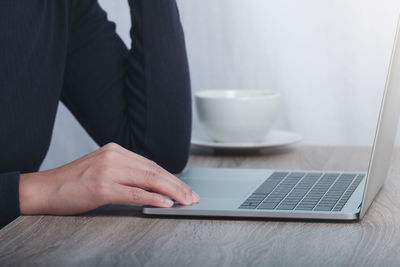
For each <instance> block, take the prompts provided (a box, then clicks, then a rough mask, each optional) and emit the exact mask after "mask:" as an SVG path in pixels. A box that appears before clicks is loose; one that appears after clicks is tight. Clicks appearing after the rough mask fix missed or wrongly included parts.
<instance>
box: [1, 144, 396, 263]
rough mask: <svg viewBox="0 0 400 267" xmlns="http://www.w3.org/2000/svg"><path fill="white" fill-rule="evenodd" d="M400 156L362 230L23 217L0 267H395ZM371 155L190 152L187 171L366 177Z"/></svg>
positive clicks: (110, 213)
mask: <svg viewBox="0 0 400 267" xmlns="http://www.w3.org/2000/svg"><path fill="white" fill-rule="evenodd" d="M399 156H400V153H398V151H396V153H395V156H394V159H393V162H392V168H391V170H390V174H389V177H388V179H387V181H386V184H385V186H384V187H383V189H382V190H381V192H380V193H379V195H378V196H377V198H376V199H375V201H374V203H373V204H372V206H371V208H370V210H369V212H368V213H367V215H366V216H365V218H364V219H363V220H362V221H361V222H355V223H337V222H329V223H328V222H307V221H279V220H267V219H259V220H244V219H241V220H234V219H218V218H202V219H199V218H197V219H194V218H167V217H166V218H161V217H146V216H144V215H142V214H141V213H140V207H138V206H128V205H110V206H107V207H103V208H101V209H98V210H96V211H93V212H91V213H88V214H85V215H81V216H65V217H62V216H22V217H19V218H18V219H16V220H15V221H14V222H12V223H11V224H9V225H8V226H6V227H5V228H3V229H2V230H0V266H21V265H22V266H31V265H37V266H115V265H118V266H400V226H399V225H400V201H399V196H400V182H399V175H400V167H399ZM368 159H369V149H367V148H359V147H306V146H298V147H294V148H291V149H275V150H266V151H262V152H260V153H256V154H251V153H248V154H246V155H239V154H237V155H231V154H227V153H214V152H213V151H212V150H200V149H194V150H193V151H192V155H191V158H190V161H189V164H188V167H243V168H244V167H246V168H273V169H280V168H283V169H324V170H360V171H362V170H366V169H367V166H368Z"/></svg>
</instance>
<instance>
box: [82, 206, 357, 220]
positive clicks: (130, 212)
mask: <svg viewBox="0 0 400 267" xmlns="http://www.w3.org/2000/svg"><path fill="white" fill-rule="evenodd" d="M80 216H82V217H136V218H142V219H149V220H152V219H153V220H155V219H157V220H165V221H169V220H186V221H214V222H216V221H220V222H227V221H229V222H233V221H238V222H245V221H251V222H266V223H267V222H286V223H305V222H307V223H340V224H348V223H357V222H359V221H358V220H354V221H340V220H310V219H309V220H307V219H283V218H282V219H280V218H244V217H211V216H210V217H207V216H201V217H197V216H159V215H146V214H143V213H142V206H139V205H122V204H111V205H106V206H103V207H100V208H98V209H96V210H93V211H91V212H87V213H84V214H81V215H80Z"/></svg>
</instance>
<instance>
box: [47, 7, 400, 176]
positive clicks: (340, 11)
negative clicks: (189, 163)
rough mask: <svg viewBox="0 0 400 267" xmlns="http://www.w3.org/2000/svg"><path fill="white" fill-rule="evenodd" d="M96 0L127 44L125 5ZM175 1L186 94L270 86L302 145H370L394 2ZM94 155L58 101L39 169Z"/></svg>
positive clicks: (282, 123) (284, 121)
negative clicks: (182, 35)
mask: <svg viewBox="0 0 400 267" xmlns="http://www.w3.org/2000/svg"><path fill="white" fill-rule="evenodd" d="M100 3H101V4H102V6H103V7H104V8H105V9H106V10H107V11H108V12H109V16H110V18H111V19H112V20H114V21H116V22H117V31H118V32H119V34H120V35H121V36H122V38H123V39H124V41H125V42H126V43H127V45H129V44H130V40H129V35H128V32H129V28H130V19H129V9H128V5H127V3H126V1H123V0H118V1H107V0H101V1H100ZM178 4H179V7H180V11H181V17H182V21H183V25H184V29H185V32H186V41H187V47H188V53H189V61H190V68H191V76H192V84H193V90H202V89H211V88H241V89H246V88H256V89H272V90H278V91H280V92H281V93H282V95H283V101H282V109H281V113H280V117H279V119H278V121H277V125H276V127H278V128H283V129H289V130H293V131H296V132H299V133H301V134H302V135H303V136H304V143H306V144H328V145H370V144H371V142H372V138H373V133H374V127H375V124H376V118H377V114H378V108H379V104H380V97H381V93H382V90H383V87H384V83H385V78H386V72H387V68H388V63H389V58H390V53H391V48H392V42H393V38H394V31H395V26H396V20H397V16H398V14H399V12H400V2H399V1H396V0H379V1H378V0H330V1H328V0H325V1H324V0H280V1H272V0H246V1H243V0H201V1H195V0H178ZM196 126H197V122H196V118H195V126H194V127H196ZM94 149H96V145H95V144H94V143H93V141H91V140H90V138H89V137H88V136H87V135H86V133H85V132H84V131H83V130H82V129H81V128H80V126H79V125H78V124H77V123H76V121H75V120H74V119H73V118H72V116H71V115H70V114H69V113H68V111H67V110H66V109H65V107H64V106H62V105H60V108H59V112H58V117H57V120H56V127H55V130H54V136H53V140H52V145H51V148H50V151H49V154H48V157H47V158H46V161H45V162H44V164H43V166H42V169H46V168H51V167H54V166H57V165H60V164H63V163H66V162H68V161H71V160H73V159H75V158H76V157H78V156H81V155H83V154H86V153H88V152H90V151H92V150H94Z"/></svg>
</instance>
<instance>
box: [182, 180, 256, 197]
mask: <svg viewBox="0 0 400 267" xmlns="http://www.w3.org/2000/svg"><path fill="white" fill-rule="evenodd" d="M263 180H264V179H263V178H249V177H243V178H239V177H226V178H221V177H204V178H202V177H190V178H186V179H184V182H186V183H187V184H188V185H189V186H190V187H191V188H192V189H193V190H194V191H195V192H196V193H198V194H199V195H200V197H202V198H244V197H246V196H247V195H248V194H249V193H250V192H251V191H252V190H254V189H255V188H257V186H258V185H259V184H260V183H261V182H263Z"/></svg>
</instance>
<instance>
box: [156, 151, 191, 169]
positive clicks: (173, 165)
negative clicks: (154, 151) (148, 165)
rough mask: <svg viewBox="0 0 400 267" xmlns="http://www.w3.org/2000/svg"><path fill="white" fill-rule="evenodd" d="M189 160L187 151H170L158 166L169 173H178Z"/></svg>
mask: <svg viewBox="0 0 400 267" xmlns="http://www.w3.org/2000/svg"><path fill="white" fill-rule="evenodd" d="M188 159H189V149H188V150H187V151H181V150H177V151H172V152H171V153H170V154H169V156H168V157H166V158H163V159H161V160H160V161H159V162H158V164H159V165H160V166H161V167H163V168H164V169H165V170H167V171H168V172H170V173H180V172H182V171H183V169H184V168H185V167H186V164H187V162H188Z"/></svg>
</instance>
